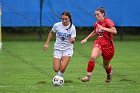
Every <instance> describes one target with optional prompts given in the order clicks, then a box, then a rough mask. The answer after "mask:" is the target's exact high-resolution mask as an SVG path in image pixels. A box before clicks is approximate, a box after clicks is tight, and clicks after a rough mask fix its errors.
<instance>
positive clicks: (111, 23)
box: [98, 19, 117, 34]
mask: <svg viewBox="0 0 140 93" xmlns="http://www.w3.org/2000/svg"><path fill="white" fill-rule="evenodd" d="M106 24H107V25H108V27H109V28H107V27H103V26H101V25H99V24H98V27H99V28H100V29H101V30H105V31H107V32H110V33H113V34H117V30H116V28H115V26H114V23H113V21H112V20H110V19H107V20H106Z"/></svg>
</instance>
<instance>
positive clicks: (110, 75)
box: [105, 72, 112, 83]
mask: <svg viewBox="0 0 140 93" xmlns="http://www.w3.org/2000/svg"><path fill="white" fill-rule="evenodd" d="M111 79H112V72H111V73H110V74H107V78H106V80H105V82H106V83H109V82H110V81H111Z"/></svg>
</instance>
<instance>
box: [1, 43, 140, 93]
mask: <svg viewBox="0 0 140 93" xmlns="http://www.w3.org/2000/svg"><path fill="white" fill-rule="evenodd" d="M53 44H54V41H52V42H51V43H50V47H49V49H48V50H47V51H46V52H44V51H43V45H44V42H35V41H7V42H6V41H5V42H3V49H2V50H1V51H0V93H140V42H139V41H122V42H120V41H115V46H116V52H115V56H114V58H113V60H112V66H113V71H114V74H113V79H112V82H111V83H109V84H106V83H105V82H104V80H105V78H106V74H105V71H104V69H103V67H102V58H99V59H98V60H97V61H96V66H95V70H94V74H93V75H92V79H91V81H89V82H86V83H83V82H81V81H80V80H79V78H81V77H83V76H85V72H86V66H87V61H88V58H89V57H90V52H91V47H92V41H88V42H87V43H86V44H85V45H81V44H80V41H76V43H75V49H74V56H73V57H72V59H71V61H70V64H69V66H68V68H67V69H66V72H65V75H64V76H65V77H64V78H65V84H64V86H63V87H55V86H53V85H52V83H51V79H52V77H53V76H54V75H55V73H54V71H53V68H52V58H53V57H52V52H53Z"/></svg>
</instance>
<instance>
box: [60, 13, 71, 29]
mask: <svg viewBox="0 0 140 93" xmlns="http://www.w3.org/2000/svg"><path fill="white" fill-rule="evenodd" d="M62 15H66V16H68V17H69V19H70V26H69V28H67V29H66V30H68V29H70V28H71V26H72V17H71V14H70V12H68V11H64V12H63V13H62Z"/></svg>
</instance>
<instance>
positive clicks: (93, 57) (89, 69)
mask: <svg viewBox="0 0 140 93" xmlns="http://www.w3.org/2000/svg"><path fill="white" fill-rule="evenodd" d="M101 53H102V52H101V49H100V48H99V47H94V48H93V49H92V53H91V57H90V59H89V61H88V66H87V74H86V76H85V77H84V78H81V81H83V82H86V81H89V80H90V77H91V74H92V71H93V70H94V66H95V60H96V59H97V58H98V57H99V56H100V55H101Z"/></svg>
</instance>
